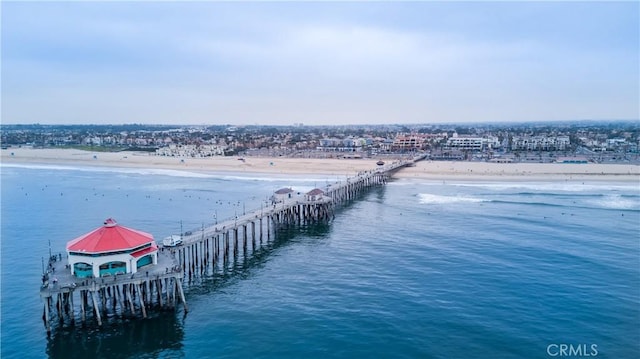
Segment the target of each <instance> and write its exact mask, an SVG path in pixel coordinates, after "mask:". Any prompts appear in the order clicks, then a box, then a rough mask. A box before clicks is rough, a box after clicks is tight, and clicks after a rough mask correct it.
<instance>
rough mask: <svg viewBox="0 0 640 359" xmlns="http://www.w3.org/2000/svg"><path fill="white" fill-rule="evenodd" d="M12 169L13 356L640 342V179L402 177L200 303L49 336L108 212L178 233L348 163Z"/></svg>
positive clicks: (362, 353)
mask: <svg viewBox="0 0 640 359" xmlns="http://www.w3.org/2000/svg"><path fill="white" fill-rule="evenodd" d="M1 170H2V172H1V179H2V181H1V185H2V193H1V194H2V203H1V204H2V212H1V214H2V217H1V221H2V223H1V240H2V246H1V249H2V254H1V260H2V262H1V269H2V276H1V285H2V288H1V290H2V291H1V295H2V297H1V314H2V318H1V320H2V321H1V349H0V350H1V352H0V356H1V357H2V358H3V359H6V358H45V357H50V358H208V357H229V358H283V357H289V358H320V357H322V358H325V357H337V358H358V357H361V358H371V357H393V358H550V357H553V356H552V355H550V353H551V354H554V353H555V354H557V351H554V350H555V348H557V347H553V346H551V347H550V345H554V344H556V345H560V344H567V345H573V346H574V347H578V346H586V349H587V350H586V351H585V352H586V353H589V354H593V352H589V351H590V348H591V346H592V345H595V346H596V349H597V357H605V358H638V357H640V187H639V184H638V183H637V182H636V183H632V182H620V183H615V182H607V183H604V182H584V183H583V182H551V181H549V182H504V183H502V182H476V183H471V182H467V183H464V182H445V183H443V182H441V181H435V182H434V181H420V180H396V181H393V182H391V183H389V184H388V185H387V186H385V187H379V188H375V189H373V190H371V191H370V192H368V193H367V194H365V195H364V196H363V197H362V198H361V199H360V200H358V201H355V202H352V203H350V204H349V205H347V206H345V207H343V208H341V209H340V210H339V211H338V213H337V214H336V217H335V219H334V220H333V221H332V222H331V223H330V224H328V225H326V224H324V225H315V226H309V227H304V228H300V229H294V230H284V231H281V232H279V233H278V234H277V235H276V237H275V238H274V239H272V241H269V242H268V243H267V242H265V243H264V244H263V246H262V247H261V248H259V249H257V250H256V252H255V253H253V254H252V255H250V256H248V257H247V258H243V257H242V256H241V257H240V259H239V260H238V261H237V262H236V263H233V264H232V265H231V266H230V267H229V268H227V269H226V270H224V271H218V272H216V273H214V274H209V275H208V276H206V277H205V278H203V279H201V280H199V281H197V282H195V283H193V284H192V285H191V287H189V289H188V290H187V293H186V295H187V302H188V304H189V309H190V311H189V313H187V314H186V315H185V313H184V312H183V310H182V309H181V308H180V309H179V310H178V311H176V312H163V313H154V314H153V315H152V317H151V318H149V319H146V320H142V319H139V320H131V319H118V318H109V319H107V321H106V323H105V325H104V326H103V327H102V328H98V327H96V326H95V324H93V323H91V324H89V325H88V327H87V328H80V327H76V328H68V327H64V328H55V329H54V331H53V333H52V335H51V337H49V338H48V337H47V335H46V332H45V329H44V326H43V322H42V306H43V302H42V301H41V299H40V298H39V295H38V288H39V285H40V275H41V258H42V257H46V256H47V255H48V250H49V241H50V242H51V247H52V250H53V251H54V252H57V251H63V250H64V247H65V244H66V242H67V241H69V240H71V239H73V238H75V237H77V236H79V235H82V234H84V233H86V232H89V231H90V230H93V229H94V228H95V227H97V226H99V225H100V224H101V223H102V221H103V220H104V219H106V218H108V217H114V218H115V219H116V220H117V221H118V222H119V223H121V224H123V225H125V226H129V227H133V228H136V229H140V230H143V231H146V232H150V233H152V234H153V235H154V236H155V237H156V238H162V237H164V236H167V235H169V234H173V233H178V232H179V231H180V226H181V224H180V222H181V221H182V226H183V228H184V230H187V229H196V228H200V227H201V226H202V225H203V224H211V223H213V222H214V221H215V220H216V218H217V219H223V218H229V217H232V216H234V215H236V214H238V213H241V212H242V211H245V210H249V209H253V208H259V207H260V205H261V203H262V202H263V201H264V200H265V199H267V198H268V197H269V196H270V195H271V193H272V192H273V191H274V190H276V189H278V188H280V187H282V186H290V185H291V186H293V187H294V189H300V190H304V191H306V190H309V189H311V188H313V187H315V186H322V185H325V184H326V182H331V181H335V180H336V178H326V177H323V176H317V178H308V179H307V178H304V177H297V178H293V179H291V178H289V179H285V178H278V177H259V176H255V177H253V178H249V177H246V176H245V177H243V176H222V175H216V174H203V173H190V172H178V171H158V170H155V171H150V170H124V169H122V170H119V169H108V170H107V169H92V168H65V167H51V166H35V167H34V166H32V167H15V166H13V167H10V166H6V165H4V166H3V167H2V168H1ZM582 349H584V348H582ZM548 350H551V351H550V353H548ZM585 352H583V353H585Z"/></svg>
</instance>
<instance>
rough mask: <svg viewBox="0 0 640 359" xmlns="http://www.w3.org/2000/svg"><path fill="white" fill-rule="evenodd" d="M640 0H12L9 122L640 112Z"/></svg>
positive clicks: (5, 86)
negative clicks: (235, 0)
mask: <svg viewBox="0 0 640 359" xmlns="http://www.w3.org/2000/svg"><path fill="white" fill-rule="evenodd" d="M639 6H640V5H639V4H638V2H635V1H631V2H619V3H613V2H609V1H606V2H564V3H560V2H520V3H513V2H479V3H478V2H477V3H469V2H456V3H449V2H403V3H397V2H349V3H346V2H345V3H343V2H324V3H323V2H314V3H292V2H273V3H271V2H241V3H231V2H187V3H178V2H88V3H76V2H67V3H55V2H26V3H17V2H6V1H3V2H2V8H1V10H2V123H4V124H13V123H42V124H79V123H116V124H120V123H158V124H159V123H162V124H236V125H243V124H274V125H276V124H277V125H280V124H284V125H287V124H293V123H296V122H302V123H304V124H308V125H317V124H381V123H442V122H489V121H490V122H494V121H554V120H581V119H638V118H639V112H640V109H639V106H640V105H639V101H640V100H639V98H640V84H639V83H640V73H639V65H638V64H639V62H640V55H639V53H640V51H639V34H638V32H639V26H640V24H639V13H640V8H639Z"/></svg>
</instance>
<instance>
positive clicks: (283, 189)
mask: <svg viewBox="0 0 640 359" xmlns="http://www.w3.org/2000/svg"><path fill="white" fill-rule="evenodd" d="M291 192H293V190H292V189H291V188H286V187H285V188H280V189H279V190H277V191H276V194H287V193H291Z"/></svg>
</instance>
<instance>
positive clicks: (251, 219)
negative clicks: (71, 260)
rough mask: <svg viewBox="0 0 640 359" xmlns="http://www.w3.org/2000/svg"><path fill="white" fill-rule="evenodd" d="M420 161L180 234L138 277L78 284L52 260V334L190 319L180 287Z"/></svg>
mask: <svg viewBox="0 0 640 359" xmlns="http://www.w3.org/2000/svg"><path fill="white" fill-rule="evenodd" d="M423 158H424V157H416V158H413V159H411V160H404V161H396V162H393V163H391V164H388V165H384V166H379V167H378V168H375V169H372V170H370V171H365V172H361V173H358V174H357V175H356V176H352V177H348V178H347V179H346V180H344V181H340V182H336V183H332V184H330V185H327V187H326V188H325V189H323V190H320V191H319V195H318V196H313V197H310V196H303V195H300V196H291V197H289V198H285V199H281V200H273V201H272V204H271V205H270V206H268V207H265V206H263V207H262V208H259V209H255V210H252V211H249V212H247V213H244V214H243V215H241V216H236V217H234V218H231V219H227V220H225V221H222V222H220V223H216V224H213V225H209V226H207V227H205V226H203V227H202V228H200V229H196V230H192V231H187V232H186V233H189V235H184V234H183V235H182V240H183V243H182V244H180V245H178V246H174V247H163V246H162V245H160V250H159V251H158V263H157V264H155V265H149V266H146V267H143V268H142V269H141V270H139V271H138V272H137V273H134V274H131V273H128V274H118V275H115V276H107V277H99V278H77V277H75V276H73V275H72V274H71V271H70V268H69V265H68V264H66V263H65V262H66V261H65V258H66V255H63V254H58V255H57V256H56V255H53V256H51V257H50V258H49V264H48V267H47V269H46V272H45V273H44V274H43V278H42V287H41V289H40V296H41V297H42V298H43V299H44V313H43V320H44V323H45V327H46V329H47V333H50V332H51V323H52V320H54V319H53V318H57V320H58V321H59V322H60V324H61V325H64V324H65V323H69V324H70V325H74V324H75V322H76V320H77V319H79V320H80V321H81V322H82V323H85V322H86V321H87V320H88V319H87V318H88V317H89V316H92V317H93V318H94V319H95V321H96V322H97V324H98V325H102V318H104V317H105V316H106V315H109V314H111V315H120V316H138V315H141V316H142V317H143V318H146V317H147V311H149V310H153V309H157V308H159V309H167V308H168V309H175V308H176V305H177V304H178V303H179V302H182V304H183V306H184V310H185V312H186V311H188V307H187V303H186V300H185V295H184V291H183V281H186V283H185V284H188V283H190V282H191V280H192V278H193V277H195V276H201V275H203V274H204V273H205V271H206V270H207V268H216V267H217V266H220V267H226V266H227V265H228V263H229V261H230V256H231V255H233V258H237V256H238V255H239V252H240V251H242V253H243V256H244V257H245V258H247V256H248V254H247V252H248V247H249V245H251V250H252V252H253V251H255V249H256V248H257V246H259V245H262V243H263V241H265V240H266V241H269V240H270V239H271V237H272V236H273V235H274V234H275V232H276V230H277V229H278V228H281V227H283V226H291V225H304V224H311V223H318V222H327V221H330V220H331V219H332V218H333V216H334V212H335V209H336V208H337V207H338V206H340V205H342V204H344V203H346V202H349V201H351V200H353V199H355V198H357V197H358V196H359V195H360V194H362V193H364V192H365V191H367V190H368V189H369V188H371V187H374V186H380V185H384V184H385V183H386V182H387V181H388V179H389V177H390V176H391V174H392V173H394V172H395V171H397V170H399V169H401V168H403V167H406V166H411V165H413V164H414V162H416V161H418V160H421V159H423Z"/></svg>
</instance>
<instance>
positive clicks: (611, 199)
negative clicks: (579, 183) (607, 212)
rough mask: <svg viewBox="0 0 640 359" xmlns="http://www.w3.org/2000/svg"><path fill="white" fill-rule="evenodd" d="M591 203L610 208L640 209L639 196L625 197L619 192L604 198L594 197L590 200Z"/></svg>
mask: <svg viewBox="0 0 640 359" xmlns="http://www.w3.org/2000/svg"><path fill="white" fill-rule="evenodd" d="M589 203H590V204H592V205H595V206H598V207H601V208H610V209H629V210H639V209H640V200H638V198H637V197H623V196H621V195H618V194H614V195H606V196H603V197H602V198H598V199H593V200H590V201H589Z"/></svg>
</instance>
